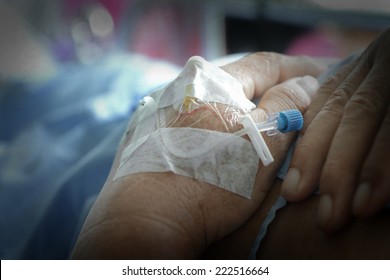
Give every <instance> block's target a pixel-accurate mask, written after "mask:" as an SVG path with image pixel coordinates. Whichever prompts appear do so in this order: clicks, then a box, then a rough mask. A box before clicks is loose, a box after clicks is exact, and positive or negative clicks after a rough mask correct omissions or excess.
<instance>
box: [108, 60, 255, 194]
mask: <svg viewBox="0 0 390 280" xmlns="http://www.w3.org/2000/svg"><path fill="white" fill-rule="evenodd" d="M188 100H190V101H191V102H194V104H195V106H197V104H200V105H199V106H204V107H208V109H210V110H211V111H213V110H214V112H215V113H216V115H218V114H219V115H218V116H219V119H218V121H220V118H221V116H220V113H221V112H219V111H218V108H217V107H215V104H224V105H227V106H228V107H229V108H232V111H234V112H235V113H237V114H245V113H247V112H250V111H251V110H253V109H254V108H255V105H254V104H253V103H252V102H251V101H249V100H248V99H247V98H246V96H245V94H244V91H243V88H242V85H241V83H240V82H239V81H238V80H236V79H235V78H234V77H232V76H230V75H229V74H228V73H227V72H225V71H223V70H222V69H220V68H219V67H217V66H215V65H213V64H211V63H208V62H207V61H205V60H204V59H203V58H201V57H193V58H191V59H190V60H189V61H188V62H187V64H186V66H185V67H184V69H183V71H182V72H181V73H180V75H179V76H178V77H177V78H176V79H175V80H174V81H172V82H171V83H170V84H168V85H167V86H166V87H164V88H163V89H161V90H158V91H156V92H154V93H152V94H151V95H150V96H147V97H145V98H144V99H142V100H141V102H140V106H139V107H138V109H137V111H136V112H135V113H134V115H133V119H132V121H131V123H130V124H129V128H128V131H127V137H128V138H130V142H129V143H127V144H126V145H127V146H126V147H125V148H124V150H123V152H122V155H121V161H120V164H119V167H118V170H117V172H116V174H115V176H114V180H115V179H117V178H120V177H123V176H126V175H130V174H135V173H140V172H167V171H172V172H174V173H175V174H178V175H183V176H187V177H191V178H195V179H197V180H200V181H203V182H207V183H210V184H213V185H215V186H218V187H220V188H223V189H225V190H228V191H231V192H234V193H237V194H239V195H242V196H244V197H246V198H250V195H251V193H252V189H253V184H254V180H255V176H256V173H257V169H258V165H259V157H258V155H257V153H256V151H255V150H254V148H253V146H252V144H251V142H249V141H248V140H245V139H244V138H241V137H239V136H236V135H233V134H231V133H225V132H219V131H214V130H208V129H198V128H189V127H175V128H173V127H169V126H170V124H172V123H174V121H173V120H175V119H177V118H178V117H184V118H185V117H187V116H188V118H189V120H192V118H193V116H192V115H191V113H192V109H189V108H185V110H184V112H183V111H181V110H183V108H184V107H186V106H185V105H186V102H187V101H188ZM211 103H213V104H211ZM191 105H192V103H191ZM198 108H199V107H198ZM227 112H230V111H229V110H228V111H227ZM181 113H183V115H180V114H181ZM186 114H187V115H186ZM210 116H212V114H211V115H210ZM222 119H223V116H222ZM207 120H208V119H207ZM196 121H197V120H194V122H196ZM210 121H213V120H212V119H211V120H210ZM223 121H225V122H230V123H229V124H230V127H235V125H236V124H235V123H231V122H233V119H229V120H228V119H226V120H223ZM202 128H203V127H202Z"/></svg>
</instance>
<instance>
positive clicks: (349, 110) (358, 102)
mask: <svg viewBox="0 0 390 280" xmlns="http://www.w3.org/2000/svg"><path fill="white" fill-rule="evenodd" d="M381 107H382V106H381V104H380V100H378V99H376V98H374V96H373V95H371V94H356V95H355V96H354V97H353V98H351V99H350V100H349V101H348V103H347V104H346V106H345V109H344V114H345V115H346V116H351V117H353V118H357V117H360V116H361V117H364V119H372V118H373V117H376V116H377V115H378V114H381V113H382V112H381V111H383V109H382V108H381ZM356 121H359V120H358V119H356Z"/></svg>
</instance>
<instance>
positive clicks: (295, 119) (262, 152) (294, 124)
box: [234, 109, 303, 166]
mask: <svg viewBox="0 0 390 280" xmlns="http://www.w3.org/2000/svg"><path fill="white" fill-rule="evenodd" d="M241 124H242V125H243V126H244V128H243V129H241V130H240V131H237V132H236V133H234V134H235V135H237V136H243V135H245V134H248V136H249V139H250V140H251V142H252V144H253V147H254V148H255V150H256V152H257V154H258V155H259V157H260V159H261V161H262V162H263V164H264V165H265V166H267V165H269V164H270V163H272V162H273V161H274V158H273V157H272V154H271V152H270V150H269V149H268V146H267V144H266V143H265V141H264V138H263V136H262V135H261V133H260V132H264V131H266V132H267V135H268V136H272V135H275V134H277V133H278V132H282V133H287V132H291V131H297V130H300V129H301V128H302V127H303V116H302V114H301V112H300V111H298V110H295V109H293V110H287V111H282V112H279V113H276V114H273V115H271V116H270V117H269V118H268V120H267V121H265V122H260V123H255V122H254V121H253V119H252V117H251V115H249V114H246V115H245V116H243V117H242V119H241Z"/></svg>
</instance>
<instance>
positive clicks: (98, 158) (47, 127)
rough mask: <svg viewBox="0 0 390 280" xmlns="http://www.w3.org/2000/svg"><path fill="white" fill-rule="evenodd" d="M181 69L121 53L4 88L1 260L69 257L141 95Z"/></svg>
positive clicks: (0, 97)
mask: <svg viewBox="0 0 390 280" xmlns="http://www.w3.org/2000/svg"><path fill="white" fill-rule="evenodd" d="M156 71H162V72H163V73H162V74H161V73H160V75H156ZM167 73H172V75H171V76H169V75H167ZM177 73H178V69H176V67H174V66H172V65H169V64H165V63H162V62H157V61H156V62H155V61H149V60H147V59H145V58H140V57H133V56H124V55H120V56H119V57H117V56H113V57H110V58H107V59H106V60H104V61H102V62H100V63H99V64H94V65H89V66H83V65H67V66H64V67H63V68H62V69H60V70H59V73H58V75H57V76H56V77H54V78H53V79H50V80H48V81H45V82H39V83H31V82H29V83H27V82H23V81H19V82H17V81H8V82H7V83H6V84H4V85H2V86H1V87H0V112H1V118H0V228H1V231H0V258H1V259H66V258H68V257H69V255H70V252H71V249H72V247H73V244H74V242H75V238H76V237H77V235H78V233H79V230H80V227H81V225H82V223H83V221H84V219H85V217H86V214H87V213H88V211H89V209H90V207H91V205H92V203H93V202H94V201H95V199H96V196H97V194H98V193H99V191H100V189H101V187H102V186H103V184H104V182H105V180H106V178H107V175H108V172H109V170H110V167H111V164H112V161H113V158H114V155H115V152H116V148H117V146H118V144H119V141H120V139H121V137H122V134H123V132H124V131H125V128H126V126H127V122H128V120H129V119H130V116H131V114H132V112H133V111H134V109H135V108H136V107H137V106H138V102H139V100H140V98H141V97H143V96H144V95H146V94H147V93H149V92H150V91H151V90H152V89H155V88H156V87H159V86H161V85H163V84H165V83H167V82H168V81H170V80H171V79H173V78H174V76H175V75H176V74H177ZM157 74H159V73H157ZM162 76H163V77H165V79H162V78H161V77H162Z"/></svg>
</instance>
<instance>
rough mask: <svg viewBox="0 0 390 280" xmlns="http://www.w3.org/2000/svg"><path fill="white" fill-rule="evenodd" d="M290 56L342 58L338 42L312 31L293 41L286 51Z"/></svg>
mask: <svg viewBox="0 0 390 280" xmlns="http://www.w3.org/2000/svg"><path fill="white" fill-rule="evenodd" d="M286 54H288V55H309V56H325V57H340V56H341V54H340V51H339V48H338V44H337V42H336V41H334V40H332V39H331V38H329V37H328V36H326V34H324V33H323V32H321V31H317V30H314V31H311V32H309V33H306V34H305V35H303V36H300V37H298V38H296V39H295V40H293V42H292V43H291V44H290V46H289V47H288V48H287V50H286Z"/></svg>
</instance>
